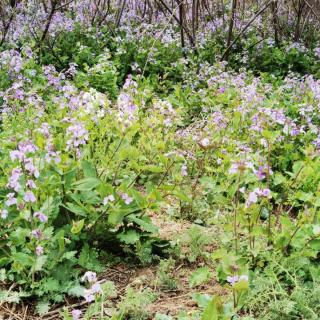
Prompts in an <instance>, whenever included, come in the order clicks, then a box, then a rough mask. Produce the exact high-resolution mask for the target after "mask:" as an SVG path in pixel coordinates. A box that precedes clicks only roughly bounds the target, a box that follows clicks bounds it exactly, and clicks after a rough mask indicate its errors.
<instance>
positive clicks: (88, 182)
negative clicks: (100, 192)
mask: <svg viewBox="0 0 320 320" xmlns="http://www.w3.org/2000/svg"><path fill="white" fill-rule="evenodd" d="M99 184H100V180H99V179H97V178H85V179H82V180H79V181H77V182H75V183H73V184H72V187H73V188H74V189H75V190H78V191H86V190H92V189H94V188H95V187H97V186H98V185H99Z"/></svg>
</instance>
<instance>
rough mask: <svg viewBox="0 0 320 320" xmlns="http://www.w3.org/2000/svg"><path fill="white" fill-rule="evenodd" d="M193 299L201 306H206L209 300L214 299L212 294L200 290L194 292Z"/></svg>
mask: <svg viewBox="0 0 320 320" xmlns="http://www.w3.org/2000/svg"><path fill="white" fill-rule="evenodd" d="M192 298H193V300H195V301H196V302H197V304H198V306H199V307H200V308H203V309H204V308H206V307H207V305H208V304H209V302H210V301H211V300H212V296H211V295H209V294H202V293H199V292H196V293H193V294H192Z"/></svg>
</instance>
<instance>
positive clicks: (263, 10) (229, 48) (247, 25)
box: [221, 0, 273, 60]
mask: <svg viewBox="0 0 320 320" xmlns="http://www.w3.org/2000/svg"><path fill="white" fill-rule="evenodd" d="M272 1H273V0H269V2H268V3H267V4H266V5H265V6H264V7H263V8H262V9H261V10H260V11H259V12H258V13H257V14H256V15H255V16H254V17H253V18H252V19H251V20H250V21H249V22H248V23H247V24H246V26H245V27H244V28H243V29H242V30H241V31H240V33H239V34H238V35H237V36H236V37H235V39H234V40H233V41H232V42H231V43H230V45H229V46H228V48H227V49H226V51H225V52H224V54H223V55H222V58H221V60H224V58H225V57H226V56H227V55H228V53H229V51H230V50H231V48H232V47H233V45H234V44H235V43H236V42H237V41H238V40H239V38H240V37H241V36H242V35H243V34H244V32H245V31H246V30H247V29H248V28H249V27H250V26H251V24H252V23H253V22H254V21H255V20H256V19H257V18H258V17H259V16H260V15H261V14H262V13H263V12H265V11H266V10H267V8H268V7H269V6H270V4H271V2H272Z"/></svg>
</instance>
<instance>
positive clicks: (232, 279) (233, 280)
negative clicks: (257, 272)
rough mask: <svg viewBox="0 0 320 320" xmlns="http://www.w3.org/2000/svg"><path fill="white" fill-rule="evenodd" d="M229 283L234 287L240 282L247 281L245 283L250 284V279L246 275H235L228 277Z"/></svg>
mask: <svg viewBox="0 0 320 320" xmlns="http://www.w3.org/2000/svg"><path fill="white" fill-rule="evenodd" d="M227 281H228V282H229V283H230V284H231V285H232V286H234V285H235V284H236V283H237V282H240V281H245V282H248V281H249V277H248V276H247V275H246V274H244V275H241V276H240V277H239V276H237V275H235V276H232V277H230V276H228V277H227Z"/></svg>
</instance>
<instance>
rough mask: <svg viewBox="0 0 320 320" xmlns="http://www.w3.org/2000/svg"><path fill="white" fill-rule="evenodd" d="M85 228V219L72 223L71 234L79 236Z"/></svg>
mask: <svg viewBox="0 0 320 320" xmlns="http://www.w3.org/2000/svg"><path fill="white" fill-rule="evenodd" d="M83 226H84V219H82V220H79V221H72V228H71V232H72V233H73V234H77V233H79V232H81V230H82V228H83Z"/></svg>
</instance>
